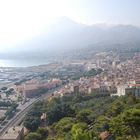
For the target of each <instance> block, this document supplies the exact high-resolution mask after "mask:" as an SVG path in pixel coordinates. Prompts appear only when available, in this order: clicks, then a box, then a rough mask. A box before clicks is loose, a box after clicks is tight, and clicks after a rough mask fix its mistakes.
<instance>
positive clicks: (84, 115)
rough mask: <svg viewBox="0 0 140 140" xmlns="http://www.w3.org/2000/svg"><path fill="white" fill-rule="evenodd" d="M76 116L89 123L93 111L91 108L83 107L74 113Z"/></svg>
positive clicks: (92, 118)
mask: <svg viewBox="0 0 140 140" xmlns="http://www.w3.org/2000/svg"><path fill="white" fill-rule="evenodd" d="M76 118H77V119H78V120H79V121H81V122H86V123H88V124H90V123H92V122H93V121H94V117H93V111H92V110H91V109H83V110H81V111H80V112H79V113H78V114H77V115H76Z"/></svg>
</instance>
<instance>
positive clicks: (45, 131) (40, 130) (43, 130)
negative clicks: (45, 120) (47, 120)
mask: <svg viewBox="0 0 140 140" xmlns="http://www.w3.org/2000/svg"><path fill="white" fill-rule="evenodd" d="M37 133H38V134H40V135H41V137H42V139H45V138H47V136H48V133H49V132H48V129H47V128H46V127H45V128H44V127H42V128H38V130H37Z"/></svg>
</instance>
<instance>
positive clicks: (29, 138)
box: [25, 132, 42, 140]
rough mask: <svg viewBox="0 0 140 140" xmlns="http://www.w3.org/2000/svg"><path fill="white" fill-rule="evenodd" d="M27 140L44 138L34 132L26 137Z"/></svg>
mask: <svg viewBox="0 0 140 140" xmlns="http://www.w3.org/2000/svg"><path fill="white" fill-rule="evenodd" d="M25 140H42V137H41V135H40V134H38V133H35V132H32V133H29V134H28V135H27V136H26V137H25Z"/></svg>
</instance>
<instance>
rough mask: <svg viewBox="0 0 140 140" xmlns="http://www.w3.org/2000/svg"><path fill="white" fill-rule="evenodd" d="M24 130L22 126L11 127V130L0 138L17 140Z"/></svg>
mask: <svg viewBox="0 0 140 140" xmlns="http://www.w3.org/2000/svg"><path fill="white" fill-rule="evenodd" d="M22 129H23V127H21V126H16V127H11V128H9V130H8V131H7V132H6V133H4V134H3V135H2V136H1V137H0V140H1V139H5V140H6V139H7V140H9V138H10V139H17V137H18V136H19V133H20V132H21V131H22Z"/></svg>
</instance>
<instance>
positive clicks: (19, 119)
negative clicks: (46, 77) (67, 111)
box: [0, 87, 62, 136]
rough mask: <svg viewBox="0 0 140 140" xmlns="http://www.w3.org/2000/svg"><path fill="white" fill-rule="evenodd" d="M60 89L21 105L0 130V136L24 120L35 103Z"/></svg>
mask: <svg viewBox="0 0 140 140" xmlns="http://www.w3.org/2000/svg"><path fill="white" fill-rule="evenodd" d="M60 88H62V87H58V88H55V89H52V90H50V91H49V92H48V93H46V94H44V95H42V96H41V97H38V98H34V99H31V100H30V102H29V103H28V102H27V103H26V104H25V105H23V107H22V109H21V110H20V111H19V112H18V113H17V114H16V115H15V116H14V117H13V118H12V119H10V120H9V122H8V123H7V124H6V125H5V126H4V127H3V128H2V129H1V130H0V136H1V135H3V134H4V133H5V132H6V131H7V130H8V129H9V128H10V127H12V126H17V125H19V124H20V123H21V122H22V121H23V119H24V118H25V116H26V114H27V112H28V111H29V110H30V109H31V108H32V106H33V105H34V104H35V103H37V102H38V101H41V100H44V99H47V98H48V97H49V96H51V95H52V93H54V91H56V90H59V89H60ZM20 108H21V107H20Z"/></svg>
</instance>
